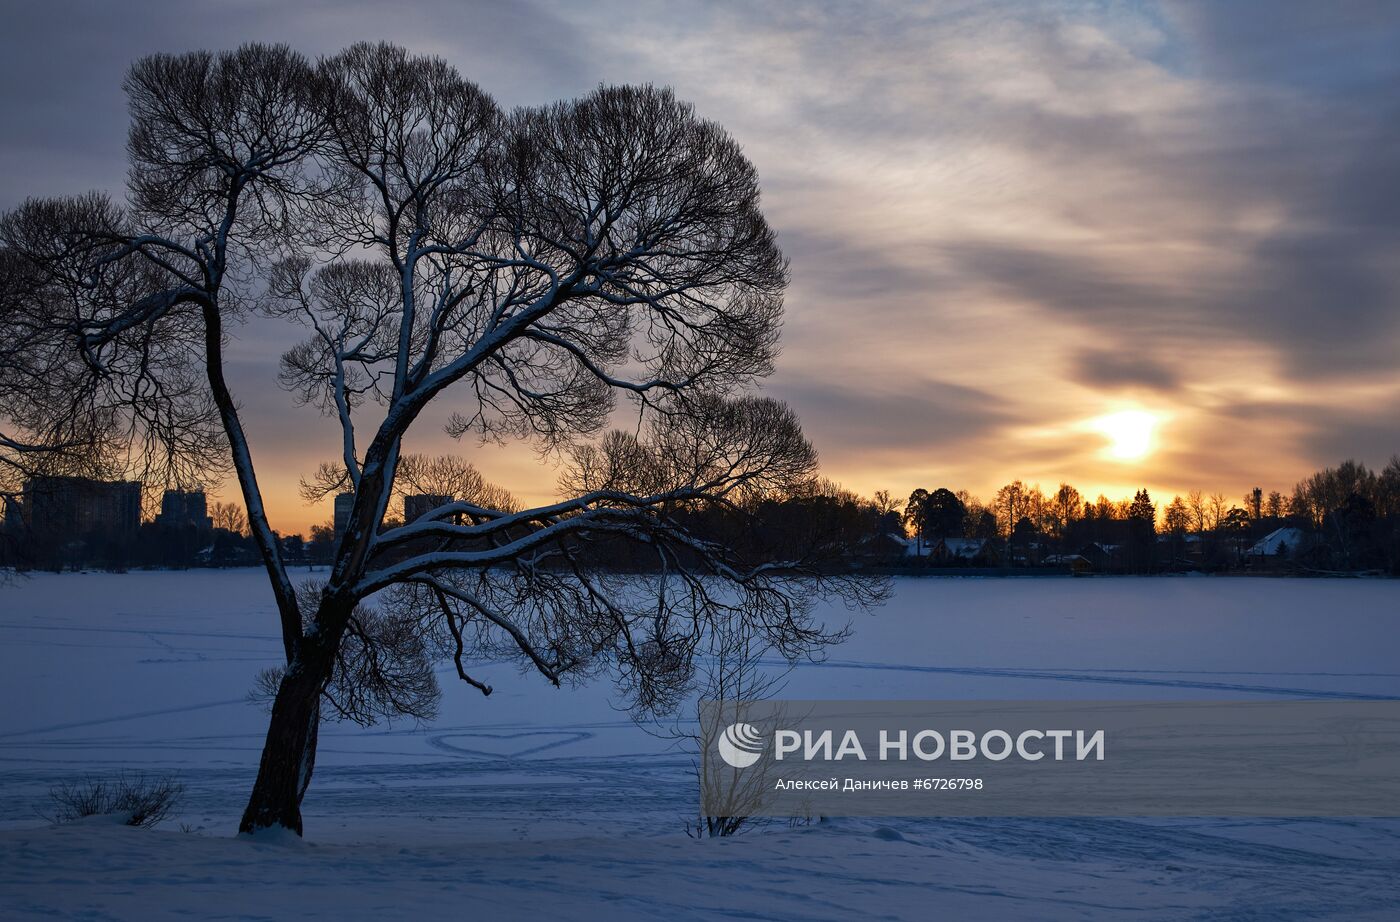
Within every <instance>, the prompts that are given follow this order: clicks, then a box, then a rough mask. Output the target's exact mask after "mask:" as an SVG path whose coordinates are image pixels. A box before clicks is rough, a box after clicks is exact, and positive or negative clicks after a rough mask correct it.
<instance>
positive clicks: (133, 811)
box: [48, 774, 185, 829]
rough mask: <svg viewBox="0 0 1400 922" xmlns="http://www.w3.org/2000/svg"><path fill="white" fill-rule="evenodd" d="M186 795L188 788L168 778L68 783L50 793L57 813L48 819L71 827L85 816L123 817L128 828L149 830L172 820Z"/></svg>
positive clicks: (129, 777) (128, 777) (139, 776)
mask: <svg viewBox="0 0 1400 922" xmlns="http://www.w3.org/2000/svg"><path fill="white" fill-rule="evenodd" d="M184 793H185V786H184V785H183V784H180V783H179V782H178V781H176V780H175V779H174V778H171V777H169V776H162V777H151V776H148V775H142V774H135V775H128V774H123V775H121V776H120V777H119V778H116V779H115V780H110V781H108V780H102V779H97V778H84V779H82V780H81V781H65V782H63V783H62V784H58V785H55V786H54V787H53V788H51V789H50V790H49V797H50V798H51V799H52V800H53V802H54V812H53V815H51V816H50V817H48V818H49V819H50V820H52V821H53V822H55V823H71V822H73V821H74V820H78V819H82V818H83V817H85V816H120V817H122V818H123V822H125V823H126V825H128V826H140V827H142V828H145V829H149V828H150V827H152V826H154V825H156V824H157V823H159V822H160V821H161V820H164V819H166V818H168V817H169V816H170V814H171V812H173V811H174V809H175V807H176V805H178V804H179V802H180V798H181V797H182V796H183V795H184Z"/></svg>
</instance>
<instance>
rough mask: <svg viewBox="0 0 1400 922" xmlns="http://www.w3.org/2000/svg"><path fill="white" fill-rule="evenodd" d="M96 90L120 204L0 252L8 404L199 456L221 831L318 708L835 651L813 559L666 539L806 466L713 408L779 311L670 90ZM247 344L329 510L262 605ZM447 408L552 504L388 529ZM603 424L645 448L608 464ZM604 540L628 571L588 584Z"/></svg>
mask: <svg viewBox="0 0 1400 922" xmlns="http://www.w3.org/2000/svg"><path fill="white" fill-rule="evenodd" d="M125 89H126V93H127V97H128V101H129V108H130V112H131V120H132V121H131V130H130V137H129V142H128V150H129V153H130V160H131V162H130V169H129V173H128V176H129V179H128V202H127V204H126V205H125V206H119V205H118V204H116V203H113V202H110V201H108V200H106V199H104V198H102V197H100V196H85V197H79V198H72V199H63V200H57V201H31V202H28V203H26V204H24V205H23V206H21V207H20V208H19V209H17V210H15V211H14V212H12V213H11V214H9V215H6V216H5V217H4V219H3V221H0V244H3V248H4V257H3V258H4V260H5V265H6V267H7V275H6V303H7V304H9V303H11V302H13V303H15V304H18V305H20V307H21V309H20V310H17V311H12V310H10V308H9V307H7V308H6V310H7V313H6V315H5V316H6V317H7V318H10V317H12V316H18V317H20V318H22V319H23V321H24V323H23V324H22V327H23V329H24V331H25V332H26V336H27V340H26V342H27V343H28V344H29V345H28V347H27V348H30V349H33V350H36V351H35V353H34V354H35V355H36V356H38V357H39V358H36V361H40V360H45V359H43V357H44V356H51V357H53V359H54V360H55V361H56V362H57V364H56V365H55V368H56V369H57V370H58V371H59V372H60V374H58V375H57V376H56V378H55V384H54V386H53V387H52V388H49V389H45V390H43V391H41V392H38V393H34V394H32V395H30V397H27V398H25V401H27V402H25V401H21V402H20V406H19V409H20V411H21V417H22V419H24V420H25V421H26V424H25V426H24V427H23V428H24V432H26V433H31V434H33V435H35V436H37V439H36V441H38V442H40V443H44V442H45V439H47V440H48V442H47V444H48V445H49V447H53V448H55V449H56V450H57V449H61V448H63V447H65V446H69V445H72V444H79V443H83V444H87V445H92V444H97V443H99V442H100V443H102V444H104V445H105V444H109V443H110V444H114V445H115V446H116V451H117V452H118V453H120V452H122V451H125V450H127V449H130V448H131V447H132V446H133V445H136V446H138V447H139V446H141V445H145V444H147V443H149V444H153V445H157V446H159V447H160V448H161V449H162V450H163V451H165V452H166V454H167V456H168V457H170V458H180V459H184V460H183V463H186V464H197V463H199V462H200V461H201V459H202V456H203V455H207V454H208V453H209V443H208V441H207V434H208V424H209V423H210V422H211V421H217V425H218V426H219V428H221V430H222V433H223V437H224V438H225V440H226V444H227V456H228V458H229V459H230V461H231V465H232V468H233V470H234V472H235V474H236V476H237V481H238V486H239V490H240V492H241V494H242V499H243V505H244V507H245V509H246V512H247V525H248V529H249V532H250V534H251V538H252V541H253V542H254V544H255V545H256V548H257V551H258V554H259V555H260V557H261V560H262V563H263V566H264V568H265V570H266V572H267V575H268V578H269V582H270V584H271V587H272V591H273V596H274V598H275V600H276V606H277V610H278V613H279V617H280V623H281V629H282V631H281V633H282V643H283V648H284V653H285V666H284V667H283V668H281V669H278V670H275V671H274V672H272V673H270V674H268V675H267V676H266V677H265V687H266V690H267V692H268V693H269V696H270V697H271V699H272V703H271V719H270V722H269V729H268V733H267V737H266V741H265V744H264V748H263V753H262V759H261V763H260V766H259V770H258V777H257V781H256V783H255V785H254V788H253V791H252V795H251V797H250V800H249V803H248V806H247V809H246V811H245V813H244V816H243V819H242V823H241V828H242V829H243V830H253V829H256V828H259V827H265V826H273V825H282V826H285V827H288V828H291V829H294V830H296V831H297V832H300V831H301V828H302V820H301V810H300V804H301V800H302V797H303V796H304V794H305V793H306V790H307V786H308V785H309V783H310V781H311V777H312V770H313V767H314V762H315V751H316V737H317V729H318V727H319V724H320V722H321V720H322V716H323V705H324V706H325V707H324V709H325V710H326V711H327V712H328V714H330V715H334V716H338V717H341V718H345V719H351V720H358V721H365V722H368V721H371V720H374V719H376V718H378V717H382V716H391V715H394V714H409V715H418V716H422V715H425V714H428V713H431V711H432V708H433V707H434V702H435V700H436V696H437V693H438V692H437V685H436V681H435V679H434V676H433V672H432V669H431V663H432V661H433V659H434V658H435V657H436V656H437V655H439V654H441V655H444V656H446V657H448V658H449V659H450V660H451V661H452V662H453V663H454V664H455V668H456V671H457V674H458V675H459V677H460V678H461V679H463V680H464V681H466V682H468V683H471V684H472V685H474V686H476V687H477V688H479V689H480V690H482V691H483V692H489V688H487V687H486V686H485V685H484V684H483V683H481V682H480V681H478V680H476V679H475V678H474V677H472V676H471V675H470V674H469V673H468V672H467V665H468V664H469V663H470V662H471V661H472V660H473V658H474V657H475V656H477V655H482V654H492V655H510V656H513V657H515V658H517V659H519V660H520V661H521V662H522V663H523V664H526V665H528V666H529V667H530V668H533V669H534V670H535V671H537V672H538V673H539V674H541V675H542V676H544V677H545V678H546V679H547V680H548V681H550V682H552V683H554V684H556V685H558V684H562V683H563V682H565V681H566V680H570V679H581V678H584V677H587V676H591V675H595V674H598V673H600V672H602V671H604V670H607V671H609V672H611V673H612V675H613V676H614V677H615V680H616V682H617V683H618V686H619V688H620V689H621V690H622V692H623V693H624V694H625V695H626V696H627V697H628V699H629V700H630V701H631V703H632V704H633V706H635V707H636V708H639V709H641V710H644V711H646V710H661V709H666V708H668V707H671V706H672V705H674V704H675V702H677V701H678V700H679V698H680V697H681V696H682V695H683V694H684V691H685V689H686V688H687V687H688V686H689V684H690V681H691V678H692V676H693V674H694V671H695V662H696V655H697V652H703V651H704V650H705V649H708V648H710V647H711V646H713V644H712V641H713V640H714V638H716V637H717V636H720V635H723V634H724V633H725V632H726V631H730V630H742V631H743V632H744V634H745V636H746V637H752V638H757V641H756V642H755V644H754V645H753V646H754V648H755V649H762V650H767V651H772V652H774V653H776V654H777V655H780V656H784V657H789V658H796V657H799V656H802V655H804V654H806V653H809V652H810V651H811V650H812V649H813V648H815V647H818V646H820V645H822V644H825V643H828V642H831V641H833V640H835V639H838V638H839V636H840V632H839V629H838V630H835V631H833V630H828V629H827V628H825V627H824V626H823V625H822V624H820V623H819V622H817V621H816V620H815V618H814V616H813V614H812V610H811V606H812V601H813V599H814V597H815V595H816V594H820V593H834V594H836V595H838V596H840V597H841V598H843V599H845V600H847V601H848V602H852V603H858V602H869V601H872V600H874V599H876V598H878V594H879V586H878V584H876V583H871V582H869V581H866V580H861V579H855V578H852V577H848V576H839V577H833V576H831V575H830V573H831V572H833V571H832V569H831V568H829V567H826V566H824V558H823V555H826V554H834V553H837V552H838V551H841V550H842V549H839V548H835V547H832V546H829V545H817V544H816V543H815V542H812V543H809V544H808V545H807V550H806V554H805V555H804V556H803V557H802V558H800V559H775V558H773V557H771V556H765V555H763V554H762V553H755V554H752V555H747V554H741V553H739V551H738V550H737V549H736V548H735V547H733V546H727V545H725V544H722V543H719V542H715V541H712V540H707V539H705V538H704V537H701V536H697V535H695V534H693V533H691V532H690V531H689V530H688V529H687V528H686V526H685V522H686V521H687V520H688V516H692V515H694V514H695V513H697V512H698V511H702V510H706V509H715V508H722V509H725V510H728V511H729V513H731V514H732V515H734V516H737V517H741V518H742V517H750V518H751V517H752V516H753V515H755V514H756V510H760V509H763V508H767V507H765V505H764V504H765V502H767V501H768V500H771V499H772V498H774V497H783V496H787V495H792V494H794V493H802V492H804V491H806V490H808V489H809V487H810V484H811V482H812V480H813V477H814V474H815V466H816V455H815V452H814V451H813V449H812V447H811V445H810V444H809V443H808V442H807V441H806V439H805V438H804V437H803V435H802V431H801V428H800V426H799V423H798V420H797V419H796V417H795V416H794V415H793V414H792V412H791V411H789V410H788V409H787V408H786V407H784V406H783V405H781V404H779V403H777V402H775V401H772V400H768V399H761V398H757V397H753V396H746V395H745V393H744V392H745V390H746V389H747V388H748V387H749V386H750V385H751V384H752V383H753V382H755V381H756V380H758V379H760V378H762V377H763V376H765V375H767V374H769V373H770V372H771V370H772V367H773V359H774V356H775V354H776V349H777V341H778V333H779V325H780V319H781V314H782V294H783V291H784V288H785V285H786V283H787V267H786V263H785V261H784V258H783V255H782V253H781V252H780V251H779V249H778V247H777V245H776V243H775V240H774V234H773V231H772V230H771V229H770V228H769V226H768V224H767V223H766V221H765V220H764V218H763V215H762V213H761V211H760V210H759V203H758V198H759V196H758V184H757V178H756V175H755V173H754V170H753V167H752V166H751V164H750V163H749V161H748V160H747V159H746V158H745V156H744V155H743V153H742V151H741V150H740V148H739V146H738V145H737V144H736V143H735V142H734V141H733V139H731V138H730V137H729V136H728V135H727V134H726V133H725V132H724V130H723V129H722V128H720V127H719V126H718V125H716V124H715V123H713V122H709V121H705V120H703V119H701V118H699V117H697V116H696V115H695V113H694V111H693V110H692V109H691V107H690V106H688V105H686V104H685V103H682V102H680V101H678V100H677V99H676V98H675V97H674V96H673V95H672V94H671V93H670V92H669V91H667V90H662V89H656V88H652V87H604V88H600V89H598V90H595V91H594V92H592V93H590V94H589V95H587V96H585V97H583V98H581V99H578V100H574V101H569V102H561V103H556V104H553V105H547V106H543V107H538V108H530V109H521V110H517V111H514V112H505V111H502V110H501V109H500V108H499V107H498V106H497V105H496V103H495V102H494V101H493V100H492V99H491V98H490V97H489V96H487V95H486V94H485V93H484V92H483V91H482V90H481V89H479V88H478V87H477V86H475V85H474V84H472V83H470V82H468V81H467V80H465V79H463V78H462V77H461V76H460V75H458V74H457V73H456V72H455V71H454V70H453V69H452V68H451V67H449V66H448V65H447V64H446V63H444V62H442V61H440V60H437V59H432V58H421V57H414V56H412V55H410V54H408V53H407V52H405V51H404V50H402V49H400V48H396V47H392V46H389V45H371V44H361V45H356V46H354V47H352V48H350V49H349V50H347V51H345V52H343V53H341V54H337V55H334V56H332V57H329V58H326V59H324V60H322V61H320V62H319V63H315V64H313V63H311V62H309V61H307V60H306V59H304V58H303V57H302V56H301V55H299V54H297V53H296V52H294V51H292V50H291V49H289V48H286V47H284V46H267V45H248V46H244V47H242V48H240V49H238V50H237V51H233V52H225V53H219V54H213V53H209V52H195V53H190V54H182V55H167V54H160V55H153V56H150V57H147V58H143V59H141V60H140V61H138V62H137V63H136V64H135V65H133V67H132V68H131V70H130V72H129V74H128V76H127V78H126V82H125ZM256 316H265V317H270V318H277V319H281V320H284V321H290V322H292V323H295V324H298V325H299V326H300V327H301V328H302V329H303V330H304V333H305V339H304V340H303V341H302V342H300V343H299V344H298V345H296V346H295V347H294V348H292V349H291V350H289V351H288V352H287V353H286V354H285V355H284V356H283V358H282V362H281V372H280V376H279V377H280V381H281V383H282V384H283V386H284V387H286V388H287V389H288V390H289V391H291V392H292V394H293V395H294V396H295V398H296V400H297V401H299V402H301V403H304V404H309V405H312V406H314V407H317V408H319V409H320V410H321V411H323V412H324V413H326V414H328V415H329V416H331V417H332V418H334V419H335V420H337V421H338V422H339V425H340V430H341V431H340V438H339V440H338V441H339V444H338V445H336V446H335V448H336V451H337V454H338V467H339V469H340V470H341V471H342V472H343V475H344V484H345V486H346V490H345V491H344V492H348V493H351V494H352V498H353V503H352V505H351V507H350V509H349V513H348V516H347V519H346V523H345V529H344V531H343V533H341V534H339V535H338V536H336V537H335V538H333V539H332V540H333V544H332V547H331V549H330V569H329V571H328V573H327V575H326V579H325V581H324V583H321V584H311V585H304V586H301V587H297V586H294V585H293V583H292V582H291V580H290V578H289V576H288V573H287V568H286V565H285V560H284V555H283V550H282V547H281V544H280V542H279V540H278V538H277V536H276V535H275V534H274V532H273V531H272V528H271V526H270V524H269V523H268V517H267V513H266V510H265V507H264V503H263V490H262V484H261V482H260V480H259V476H258V470H257V467H256V466H255V464H254V458H253V450H252V447H251V446H250V444H249V441H248V439H247V437H246V435H245V427H244V421H243V415H242V411H241V409H240V406H239V403H238V401H237V400H236V399H235V397H234V394H233V392H232V390H231V389H230V387H229V384H228V382H227V380H226V378H225V374H224V366H225V355H224V347H225V342H226V340H227V338H228V337H229V335H230V331H231V330H232V329H233V328H234V327H235V326H236V325H238V324H240V323H243V322H245V321H247V320H249V319H250V318H253V317H256ZM7 323H9V321H8V320H7ZM2 340H4V337H0V341H2ZM196 369H197V370H198V372H199V376H198V377H196V376H195V370H196ZM6 386H9V385H8V384H7V385H6ZM148 394H156V395H158V397H155V398H150V399H149V400H145V401H144V402H143V399H142V398H143V397H144V396H145V395H148ZM447 395H451V399H452V403H453V405H454V406H455V407H458V408H459V411H458V412H457V413H456V414H454V416H453V417H452V419H451V422H450V423H449V427H448V428H449V431H450V432H451V433H452V434H454V435H457V436H462V435H466V434H468V433H471V434H475V435H476V436H478V437H481V438H485V439H497V440H502V439H525V438H528V439H532V440H533V441H534V442H535V443H536V444H537V445H538V446H539V447H540V448H541V449H542V450H544V451H546V452H551V453H553V454H554V456H555V457H556V458H558V459H560V460H561V462H562V465H563V474H562V476H561V491H562V493H563V498H562V499H560V501H558V502H555V503H551V504H548V505H545V506H541V507H538V508H531V509H513V508H501V504H500V503H496V502H495V500H494V499H492V498H491V497H490V496H488V495H483V496H474V497H464V498H460V499H456V500H454V501H453V502H450V503H446V504H444V505H442V506H440V507H438V508H436V509H434V510H433V511H432V512H431V513H430V514H429V515H426V516H424V517H422V518H420V519H418V520H416V521H414V522H411V523H407V524H401V525H398V526H397V527H393V526H392V525H391V524H390V521H389V520H388V519H387V518H386V513H387V512H388V509H389V502H390V498H391V497H392V496H393V495H394V493H395V490H396V489H397V488H398V487H396V484H397V485H399V486H400V487H401V486H402V482H403V478H404V477H405V476H407V474H408V473H409V472H408V471H407V470H406V468H405V466H404V464H403V460H404V459H403V456H402V451H401V449H402V444H403V440H404V437H405V435H406V434H407V433H408V432H409V431H410V429H411V428H412V427H413V426H414V424H415V423H416V422H417V421H418V420H419V419H420V418H421V417H422V416H423V414H424V412H425V411H426V410H427V409H428V407H429V406H430V405H433V404H434V403H435V402H438V401H440V399H441V398H443V397H445V396H447ZM619 395H621V396H624V397H626V398H628V399H630V400H631V401H633V402H634V404H635V406H636V407H637V409H638V410H639V412H642V413H643V421H642V424H641V425H635V426H633V427H631V428H629V429H628V430H627V431H615V432H610V433H606V434H603V430H604V429H605V428H606V424H607V421H608V420H609V417H610V416H611V414H612V412H613V409H614V405H615V399H616V397H617V396H619ZM74 396H76V397H78V398H79V401H80V404H81V405H80V407H79V408H78V412H77V413H76V414H75V411H74V407H73V398H74ZM10 399H11V398H10V397H8V396H7V397H6V400H7V401H9V400H10ZM6 410H7V414H6V415H10V412H9V411H10V406H9V404H8V402H7V405H6ZM114 415H115V416H116V417H117V418H116V419H113V418H112V417H113V416H114ZM131 419H135V420H137V421H139V422H140V423H141V425H139V426H137V427H135V430H134V435H133V428H132V427H131V426H130V425H128V423H129V421H130V420H131ZM70 420H71V421H72V422H67V423H66V422H65V421H70ZM65 425H68V426H69V427H71V428H74V429H75V432H74V433H73V438H71V439H70V438H69V437H68V435H66V434H65V431H64V427H65ZM148 432H150V433H153V435H152V437H150V438H146V434H147V433H148ZM48 433H53V435H52V437H50V435H48ZM123 434H125V435H123ZM755 533H761V529H755ZM323 537H324V536H323V534H317V535H314V536H313V542H312V547H313V554H315V553H317V552H318V551H319V548H318V544H320V543H323ZM601 540H607V541H609V542H617V543H624V544H630V545H633V546H635V547H636V548H638V549H639V550H640V551H644V552H645V553H646V554H648V555H650V559H651V561H652V568H651V570H650V572H649V573H646V574H642V575H638V576H634V577H623V576H622V575H620V574H616V573H611V572H609V571H608V570H607V568H606V567H603V566H600V564H599V562H598V561H597V559H596V556H595V555H590V553H589V549H590V547H592V546H594V545H595V544H596V543H597V542H599V541H601ZM752 547H753V545H752V544H746V545H745V548H752ZM371 600H372V601H371Z"/></svg>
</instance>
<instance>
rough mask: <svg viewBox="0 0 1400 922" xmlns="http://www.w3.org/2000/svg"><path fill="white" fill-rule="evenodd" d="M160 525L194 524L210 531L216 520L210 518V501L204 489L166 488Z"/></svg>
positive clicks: (158, 517)
mask: <svg viewBox="0 0 1400 922" xmlns="http://www.w3.org/2000/svg"><path fill="white" fill-rule="evenodd" d="M156 524H158V525H193V526H195V527H196V528H198V529H199V530H200V531H210V530H212V529H213V527H214V522H213V520H212V519H210V518H209V501H208V499H207V498H206V497H205V495H204V491H203V490H166V491H165V494H164V495H163V496H162V497H161V498H160V514H159V515H157V516H156Z"/></svg>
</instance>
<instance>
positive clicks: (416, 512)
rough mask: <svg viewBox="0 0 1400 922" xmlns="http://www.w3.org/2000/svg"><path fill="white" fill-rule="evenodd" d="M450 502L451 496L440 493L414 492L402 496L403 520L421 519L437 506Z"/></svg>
mask: <svg viewBox="0 0 1400 922" xmlns="http://www.w3.org/2000/svg"><path fill="white" fill-rule="evenodd" d="M450 502H452V497H450V496H446V495H443V494H440V493H414V494H411V495H409V496H405V497H404V498H403V520H404V521H405V522H412V521H415V520H417V519H421V518H422V517H423V516H425V515H427V514H428V513H429V512H432V511H433V510H434V509H436V508H437V507H438V506H442V505H444V504H446V503H450Z"/></svg>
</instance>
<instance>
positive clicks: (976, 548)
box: [928, 538, 989, 562]
mask: <svg viewBox="0 0 1400 922" xmlns="http://www.w3.org/2000/svg"><path fill="white" fill-rule="evenodd" d="M988 550H989V549H988V547H987V539H986V538H939V539H937V540H936V541H934V542H933V544H932V546H931V547H929V548H928V556H929V557H932V558H933V559H934V560H942V561H949V562H951V561H972V560H978V559H981V558H985V557H987V556H988Z"/></svg>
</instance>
